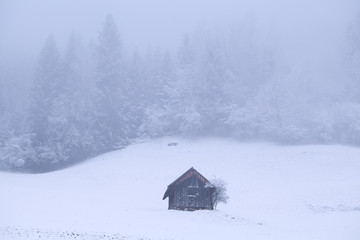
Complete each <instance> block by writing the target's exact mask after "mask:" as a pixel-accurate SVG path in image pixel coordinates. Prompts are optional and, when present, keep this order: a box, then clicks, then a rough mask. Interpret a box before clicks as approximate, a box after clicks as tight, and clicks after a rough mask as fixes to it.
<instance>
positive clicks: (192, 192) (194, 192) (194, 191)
mask: <svg viewBox="0 0 360 240" xmlns="http://www.w3.org/2000/svg"><path fill="white" fill-rule="evenodd" d="M199 195H200V188H199V187H198V186H189V187H188V196H189V197H197V196H199Z"/></svg>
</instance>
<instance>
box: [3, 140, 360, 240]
mask: <svg viewBox="0 0 360 240" xmlns="http://www.w3.org/2000/svg"><path fill="white" fill-rule="evenodd" d="M169 142H178V143H179V144H178V145H177V146H171V147H169V146H168V145H167V144H168V143H169ZM192 166H193V167H194V168H195V169H196V170H198V171H199V172H200V173H201V174H203V175H204V176H205V177H207V178H208V179H211V178H212V177H213V176H216V177H219V178H222V179H224V180H225V181H227V182H228V195H229V197H230V200H229V202H228V204H225V205H224V204H219V205H218V209H217V210H215V211H196V212H181V211H173V210H172V211H169V210H167V204H168V202H167V200H165V201H163V200H161V199H162V197H163V194H164V192H165V190H166V187H167V185H168V184H170V183H171V182H172V181H173V180H175V179H176V178H177V177H179V176H180V175H181V174H182V173H184V172H185V171H186V170H188V169H189V168H190V167H192ZM0 193H1V196H0V239H1V240H22V239H46V240H53V239H84V240H95V239H96V240H97V239H151V240H156V239H189V240H190V239H246V240H249V239H256V240H258V239H262V240H263V239H273V240H289V239H291V240H295V239H301V240H313V239H314V240H319V239H324V240H331V239H334V240H339V239H344V240H359V239H360V148H355V147H348V146H339V145H327V146H313V145H305V146H281V145H276V144H270V143H239V142H235V141H231V140H224V139H207V140H204V139H202V140H184V139H173V138H166V139H160V140H156V141H150V142H146V143H139V144H135V145H132V146H130V147H128V148H126V149H124V150H121V151H115V152H110V153H107V154H104V155H101V156H98V157H96V158H94V159H91V160H89V161H87V162H85V163H83V164H80V165H77V166H74V167H72V168H69V169H65V170H61V171H57V172H52V173H46V174H36V175H30V174H14V173H5V172H0Z"/></svg>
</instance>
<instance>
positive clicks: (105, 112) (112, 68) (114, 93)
mask: <svg viewBox="0 0 360 240" xmlns="http://www.w3.org/2000/svg"><path fill="white" fill-rule="evenodd" d="M96 50H97V51H96V61H97V63H96V86H97V88H98V90H99V91H98V95H97V97H96V108H97V116H96V120H95V121H96V122H95V130H96V136H95V140H96V144H97V145H98V146H99V148H100V149H103V150H109V149H114V148H116V147H117V146H118V145H121V144H122V142H123V140H124V139H126V136H124V132H125V129H126V127H127V126H126V118H127V117H128V116H126V113H124V111H125V110H124V105H125V102H126V97H125V94H124V92H125V89H124V88H125V86H124V85H125V81H124V64H123V59H122V57H123V56H122V55H123V54H122V43H121V39H120V35H119V30H118V27H117V25H116V23H115V21H114V19H113V17H112V16H111V15H108V16H107V18H106V20H105V23H104V25H103V28H102V30H101V32H100V35H99V41H98V45H97V49H96Z"/></svg>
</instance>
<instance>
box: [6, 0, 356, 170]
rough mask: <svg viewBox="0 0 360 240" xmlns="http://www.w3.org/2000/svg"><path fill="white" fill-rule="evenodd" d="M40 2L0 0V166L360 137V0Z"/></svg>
mask: <svg viewBox="0 0 360 240" xmlns="http://www.w3.org/2000/svg"><path fill="white" fill-rule="evenodd" d="M29 2H30V1H29ZM29 2H27V1H2V2H1V3H0V9H1V10H0V16H1V17H0V34H1V40H0V50H1V52H2V54H1V56H0V113H1V114H0V167H1V168H2V169H12V170H26V171H35V172H41V171H49V170H53V169H57V168H61V167H65V166H67V165H69V164H74V163H76V162H78V161H81V160H84V159H86V158H88V157H90V156H93V155H95V154H99V153H102V152H105V151H110V150H114V149H118V148H122V147H124V146H126V145H128V144H131V143H132V142H134V141H136V140H137V139H138V138H156V137H162V136H169V135H184V136H226V137H233V138H236V139H240V140H268V141H276V142H281V143H287V144H289V143H290V144H304V143H342V144H354V145H359V144H360V4H359V3H358V2H356V1H351V0H348V1H340V0H339V1H322V0H319V1H315V2H314V1H291V3H289V2H288V1H280V0H278V1H271V3H268V2H266V1H230V0H227V1H198V2H192V1H174V2H171V3H170V1H162V0H156V1H153V2H152V1H128V2H126V1H92V2H91V3H89V2H88V1H77V2H76V3H73V1H41V0H37V1H31V4H30V3H29ZM130 2H131V3H130ZM150 2H151V3H150ZM35 3H37V4H38V5H36V6H35ZM30 16H31V17H30ZM60 16H61V17H60ZM101 22H102V25H101ZM31 24H33V25H31ZM74 30H75V31H74ZM76 30H77V31H76ZM126 34H128V36H126ZM46 36H47V37H46ZM65 39H67V40H65ZM39 42H42V44H43V45H42V47H38V46H39V45H40V44H39ZM65 42H67V43H65ZM34 56H37V58H36V57H34Z"/></svg>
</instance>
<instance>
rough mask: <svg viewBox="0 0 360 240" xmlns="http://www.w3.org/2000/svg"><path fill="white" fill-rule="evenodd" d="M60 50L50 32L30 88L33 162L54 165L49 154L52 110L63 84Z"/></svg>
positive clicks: (29, 120)
mask: <svg viewBox="0 0 360 240" xmlns="http://www.w3.org/2000/svg"><path fill="white" fill-rule="evenodd" d="M60 64H61V63H60V53H59V51H58V48H57V46H56V42H55V39H54V37H53V36H49V37H48V39H47V40H46V42H45V45H44V46H43V48H42V50H41V53H40V56H39V59H38V63H37V65H36V68H35V75H34V80H33V84H32V88H31V99H30V104H29V109H28V111H29V114H28V116H29V117H28V118H29V119H28V122H29V127H30V132H31V144H32V146H33V147H34V148H35V150H36V152H37V157H36V158H35V159H33V160H34V162H37V163H41V164H43V165H51V161H52V160H54V159H52V160H50V161H49V158H47V156H48V155H51V156H54V154H53V152H52V151H53V149H52V148H51V147H49V146H50V145H52V144H51V143H50V142H49V140H50V132H49V131H50V119H49V117H50V113H51V110H52V108H53V106H54V100H55V99H56V98H57V97H58V96H59V94H60V92H61V88H62V83H61V81H62V78H61V74H60V71H61V69H60Z"/></svg>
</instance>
